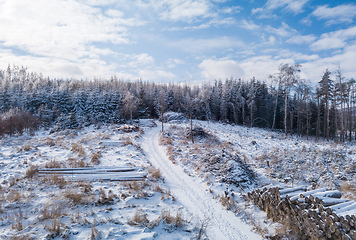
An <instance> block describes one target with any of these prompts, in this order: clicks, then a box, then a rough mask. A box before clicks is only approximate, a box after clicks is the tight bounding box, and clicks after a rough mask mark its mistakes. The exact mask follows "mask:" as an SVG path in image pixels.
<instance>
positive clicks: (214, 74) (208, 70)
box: [199, 59, 244, 80]
mask: <svg viewBox="0 0 356 240" xmlns="http://www.w3.org/2000/svg"><path fill="white" fill-rule="evenodd" d="M199 68H200V69H201V74H202V76H203V77H204V78H205V79H206V80H214V79H225V78H230V77H234V78H239V77H242V76H243V75H244V71H243V70H242V68H241V67H240V65H239V63H238V62H236V61H234V60H214V59H207V60H204V61H203V62H202V63H200V64H199Z"/></svg>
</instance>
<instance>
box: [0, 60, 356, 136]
mask: <svg viewBox="0 0 356 240" xmlns="http://www.w3.org/2000/svg"><path fill="white" fill-rule="evenodd" d="M300 68H301V66H300V65H287V64H285V65H281V66H280V67H279V72H278V73H276V74H274V75H271V76H270V78H271V80H272V81H271V82H272V83H271V84H267V83H265V82H263V81H259V80H257V79H255V78H252V79H251V80H248V81H244V80H241V79H232V78H231V79H226V80H224V81H221V80H218V81H215V83H214V84H203V85H199V86H198V85H188V84H156V83H152V82H145V81H141V80H138V81H124V80H120V79H117V78H116V77H112V78H111V79H108V80H98V79H94V80H76V79H71V80H69V79H66V80H64V79H50V78H45V77H43V76H42V75H41V74H37V73H31V72H28V70H27V69H26V68H23V67H17V66H13V67H11V66H9V67H8V68H7V69H6V70H0V114H1V119H5V116H6V115H9V112H10V113H11V111H12V113H13V112H14V111H15V110H14V109H17V110H16V111H18V112H19V111H21V112H22V113H25V112H26V113H30V114H31V116H32V117H34V118H35V119H37V120H36V121H35V120H34V119H33V120H32V122H34V123H36V124H34V126H38V125H40V126H43V127H47V128H53V129H54V130H60V129H66V128H78V127H82V126H88V125H90V124H97V123H121V122H124V121H133V120H134V119H138V118H158V117H161V116H162V114H163V113H164V112H167V111H175V112H180V113H183V114H185V115H186V116H187V117H189V118H193V119H200V120H213V121H223V122H227V123H231V124H238V125H244V126H249V127H263V128H271V129H280V130H283V131H284V132H285V133H286V134H288V133H292V134H298V135H300V136H310V135H314V136H317V137H324V138H326V139H329V138H334V139H340V140H342V141H344V140H345V139H346V138H348V139H350V140H351V139H352V138H355V137H356V132H355V131H356V126H355V119H356V116H355V111H354V109H355V103H356V85H355V81H354V80H353V79H350V80H345V79H344V78H343V76H342V73H341V71H340V70H337V74H336V79H335V80H332V79H331V78H330V76H331V73H330V71H328V70H326V71H325V73H324V76H323V77H322V79H320V81H319V83H318V85H317V86H316V87H315V88H313V87H312V86H311V85H310V84H309V83H307V82H306V81H303V80H301V79H300V78H299V75H298V73H299V72H300ZM26 118H27V119H30V118H29V117H26ZM0 123H1V124H2V127H1V129H2V130H1V131H2V132H0V134H2V133H8V134H9V132H10V134H11V133H14V132H12V131H9V130H7V129H8V127H5V125H4V124H3V122H0ZM24 129H26V127H24ZM15 132H20V131H19V130H17V131H15Z"/></svg>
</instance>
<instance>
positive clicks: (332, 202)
mask: <svg viewBox="0 0 356 240" xmlns="http://www.w3.org/2000/svg"><path fill="white" fill-rule="evenodd" d="M321 200H322V201H323V204H322V205H323V206H324V207H329V206H332V205H336V204H340V203H345V202H349V201H350V200H349V199H338V198H329V197H322V198H321Z"/></svg>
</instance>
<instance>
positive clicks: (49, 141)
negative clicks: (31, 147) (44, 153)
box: [44, 137, 56, 146]
mask: <svg viewBox="0 0 356 240" xmlns="http://www.w3.org/2000/svg"><path fill="white" fill-rule="evenodd" d="M44 142H45V144H47V145H49V146H54V145H56V142H55V140H54V139H53V138H50V137H47V138H46V139H45V141H44Z"/></svg>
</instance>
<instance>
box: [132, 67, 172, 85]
mask: <svg viewBox="0 0 356 240" xmlns="http://www.w3.org/2000/svg"><path fill="white" fill-rule="evenodd" d="M139 75H140V78H142V79H145V80H153V81H162V82H165V81H166V82H167V81H169V80H172V79H174V78H175V77H176V76H175V75H174V74H173V73H171V72H168V71H164V70H147V69H146V70H141V71H139Z"/></svg>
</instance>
